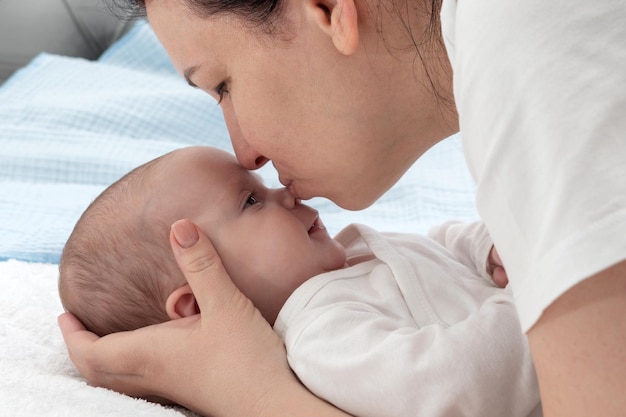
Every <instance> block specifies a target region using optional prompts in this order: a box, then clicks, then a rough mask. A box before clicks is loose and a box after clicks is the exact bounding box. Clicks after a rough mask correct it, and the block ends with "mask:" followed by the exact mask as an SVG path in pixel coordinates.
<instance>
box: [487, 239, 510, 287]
mask: <svg viewBox="0 0 626 417" xmlns="http://www.w3.org/2000/svg"><path fill="white" fill-rule="evenodd" d="M487 271H488V272H489V275H491V278H492V279H493V282H494V283H495V284H496V285H497V286H498V287H499V288H504V287H506V286H507V285H508V283H509V277H508V275H507V274H506V269H504V264H503V263H502V259H500V254H498V251H497V250H496V247H495V246H494V247H492V248H491V251H490V252H489V259H488V261H487Z"/></svg>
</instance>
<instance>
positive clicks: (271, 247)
mask: <svg viewBox="0 0 626 417" xmlns="http://www.w3.org/2000/svg"><path fill="white" fill-rule="evenodd" d="M181 218H188V219H191V220H192V221H193V222H194V223H196V224H197V225H198V227H200V228H201V229H202V230H203V232H204V233H206V234H207V235H208V236H209V238H210V239H211V241H212V243H213V245H214V246H215V248H216V250H217V252H218V253H219V255H220V258H221V259H222V262H223V264H224V266H225V268H226V270H227V271H228V273H229V275H230V277H231V278H232V280H233V282H234V283H235V284H236V285H237V286H238V287H239V289H240V290H241V291H242V292H243V293H244V294H245V295H246V296H247V297H249V298H250V299H251V300H252V302H253V303H254V304H255V305H256V307H257V308H258V309H259V310H260V312H261V313H262V314H263V316H264V317H265V318H266V319H267V320H268V321H269V322H270V324H273V323H274V320H275V319H276V316H277V315H278V312H279V311H280V308H282V305H283V304H284V302H285V301H286V299H287V297H289V295H291V293H292V292H293V291H294V290H295V288H297V287H298V286H299V285H301V284H302V283H303V282H304V281H306V280H307V279H309V278H310V277H312V276H314V275H317V274H320V273H322V272H325V271H329V270H334V269H338V268H341V267H342V266H343V265H344V263H345V252H344V249H343V247H341V245H339V244H338V243H337V242H335V241H334V240H333V239H331V238H330V236H328V233H327V232H326V230H325V228H324V227H323V224H322V223H321V221H320V219H319V217H318V214H317V212H316V211H315V210H313V209H311V208H309V207H308V206H305V205H303V204H301V203H300V202H299V201H298V200H296V199H295V198H293V196H292V195H291V194H290V193H289V192H288V191H287V190H286V189H284V188H281V189H268V188H266V187H265V186H264V185H263V184H262V182H261V181H260V179H259V177H258V176H257V175H254V174H252V173H251V172H249V171H247V170H245V169H244V168H242V167H241V166H240V165H239V164H237V161H236V160H235V158H234V157H233V156H232V155H231V154H229V153H227V152H224V151H221V150H218V149H214V148H209V147H192V148H184V149H180V150H177V151H174V152H171V153H169V154H166V155H164V156H162V157H160V158H157V159H156V160H153V161H151V162H148V163H147V164H144V165H142V166H140V167H138V168H136V169H135V170H133V171H131V172H130V173H129V174H127V175H126V176H124V177H123V178H122V179H120V180H119V181H117V182H116V183H114V184H113V185H111V186H110V187H108V188H107V189H106V190H105V191H104V192H103V193H102V194H101V195H100V196H99V197H98V198H97V199H96V200H94V202H93V203H92V204H91V205H90V206H89V207H88V208H87V210H86V211H85V213H84V214H83V215H82V217H81V218H80V219H79V221H78V222H77V224H76V226H75V228H74V231H73V232H72V234H71V236H70V238H69V239H68V241H67V243H66V245H65V248H64V250H63V254H62V256H61V262H60V266H59V269H60V280H59V292H60V295H61V300H62V302H63V305H64V307H65V309H66V310H67V311H70V312H72V313H73V314H75V315H76V316H77V317H78V318H79V319H80V320H81V321H82V322H83V323H84V324H85V326H86V327H87V328H88V329H89V330H91V331H93V332H95V333H97V334H99V335H104V334H108V333H112V332H117V331H124V330H131V329H135V328H139V327H143V326H146V325H150V324H155V323H160V322H163V321H166V320H169V319H173V318H178V317H184V316H187V315H190V314H195V313H196V312H197V311H198V310H197V306H196V304H195V299H194V297H193V294H192V293H191V291H190V289H189V286H187V285H186V281H185V278H184V276H183V275H182V273H181V272H180V270H179V268H178V266H177V264H176V262H175V259H174V256H173V254H172V251H171V249H170V245H169V230H170V226H171V224H172V223H173V222H175V221H176V220H178V219H181Z"/></svg>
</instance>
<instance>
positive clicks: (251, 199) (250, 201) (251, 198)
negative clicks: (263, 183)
mask: <svg viewBox="0 0 626 417" xmlns="http://www.w3.org/2000/svg"><path fill="white" fill-rule="evenodd" d="M258 202H259V201H258V200H257V199H256V197H255V196H254V194H250V196H249V197H248V199H247V200H246V204H245V206H244V208H246V207H250V206H252V205H254V204H256V203H258Z"/></svg>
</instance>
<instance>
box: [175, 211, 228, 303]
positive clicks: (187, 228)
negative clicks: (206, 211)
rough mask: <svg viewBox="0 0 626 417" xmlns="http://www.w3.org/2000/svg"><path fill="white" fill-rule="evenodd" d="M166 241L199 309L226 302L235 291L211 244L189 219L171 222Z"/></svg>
mask: <svg viewBox="0 0 626 417" xmlns="http://www.w3.org/2000/svg"><path fill="white" fill-rule="evenodd" d="M170 244H171V246H172V250H173V252H174V256H175V258H176V262H177V263H178V267H179V268H180V269H181V271H182V273H183V275H185V278H186V279H187V282H188V283H189V286H190V287H191V290H192V291H193V294H194V296H195V297H196V301H197V302H198V306H199V307H200V310H201V311H203V310H205V309H212V308H214V307H216V304H224V305H228V304H229V302H230V300H231V299H232V297H233V296H235V295H239V290H238V289H237V287H235V285H234V284H233V282H232V281H231V279H230V277H229V276H228V273H227V272H226V270H225V269H224V266H223V265H222V261H221V259H220V257H219V255H218V254H217V251H216V250H215V247H214V246H213V244H211V241H210V240H209V238H208V237H207V236H206V235H205V234H204V233H203V232H202V230H200V229H199V228H198V226H196V225H195V224H194V223H193V222H191V221H190V220H188V219H183V220H178V221H177V222H175V223H174V224H172V227H171V229H170ZM218 308H219V307H218Z"/></svg>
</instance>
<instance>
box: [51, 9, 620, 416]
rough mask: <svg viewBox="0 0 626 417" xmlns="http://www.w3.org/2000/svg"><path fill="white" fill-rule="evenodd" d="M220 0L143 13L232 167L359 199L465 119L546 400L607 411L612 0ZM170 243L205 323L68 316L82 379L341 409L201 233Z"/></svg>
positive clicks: (287, 411)
mask: <svg viewBox="0 0 626 417" xmlns="http://www.w3.org/2000/svg"><path fill="white" fill-rule="evenodd" d="M214 1H215V0H214ZM217 1H218V2H217V3H214V2H213V1H196V0H158V1H157V0H148V1H147V2H146V4H145V5H144V4H143V3H140V4H139V5H138V6H137V7H138V10H143V7H145V9H146V11H147V16H148V19H149V20H150V22H151V24H152V26H153V28H154V30H155V32H156V34H157V36H158V37H159V39H160V41H161V42H162V43H163V45H164V46H165V48H166V49H167V51H168V53H169V54H170V57H171V58H172V61H173V62H174V65H175V66H176V67H177V69H178V70H179V71H180V72H181V74H183V75H184V76H185V78H186V79H187V81H188V82H189V84H191V85H193V86H197V87H198V88H201V89H203V90H204V91H206V92H208V93H209V94H212V95H213V96H214V97H216V98H217V99H218V100H219V101H220V103H221V106H222V109H223V111H224V116H225V119H226V122H227V125H228V128H229V132H230V134H231V136H232V141H233V145H234V148H235V151H236V154H237V157H238V159H239V161H240V163H241V164H242V165H243V166H245V167H246V168H248V169H255V168H258V167H260V166H262V165H263V164H265V163H266V162H268V160H271V161H272V162H273V164H274V165H275V166H276V168H277V169H278V171H279V173H280V178H281V182H283V183H284V184H285V185H287V186H288V187H289V189H290V190H291V192H292V193H293V194H294V195H295V196H296V197H299V198H310V197H313V196H325V197H328V198H330V199H332V200H333V201H334V202H336V203H337V204H338V205H340V206H342V207H344V208H348V209H361V208H364V207H367V206H368V205H369V204H371V203H372V202H373V201H375V200H376V198H378V197H379V196H380V195H381V194H382V193H383V192H384V191H385V190H387V189H388V188H389V187H390V186H391V185H392V184H393V183H394V182H395V181H396V180H397V179H398V178H399V177H400V176H401V175H402V174H403V173H404V172H405V170H406V169H407V168H408V167H409V166H410V165H411V164H412V163H413V162H414V161H415V160H416V159H417V158H418V157H419V156H420V155H421V154H422V153H423V152H424V151H425V150H426V149H428V148H429V147H430V146H432V145H433V144H434V143H436V142H437V141H439V140H441V139H442V138H444V137H446V136H448V135H449V134H451V133H453V132H455V131H457V130H458V126H459V125H460V127H461V133H462V136H463V140H464V147H465V153H466V157H467V160H468V164H469V166H470V169H471V171H472V174H473V175H474V177H475V179H476V181H477V184H478V191H477V204H478V207H479V211H480V213H481V216H482V217H483V219H484V221H485V223H486V225H487V227H488V229H489V231H490V233H491V235H492V236H493V238H494V242H495V244H496V246H497V247H498V250H499V251H500V255H501V257H502V259H503V261H504V264H505V266H506V269H507V272H508V277H509V280H510V283H511V285H512V287H513V291H514V294H515V297H516V304H517V307H518V311H519V313H520V319H521V322H522V326H523V329H524V330H525V331H526V332H527V335H528V337H529V341H530V346H531V349H532V352H533V356H534V359H535V363H536V368H537V373H538V378H539V383H540V387H541V392H542V401H543V408H544V413H545V415H546V416H568V417H570V416H587V415H603V416H609V415H611V416H612V415H615V416H617V415H621V413H623V410H624V409H626V399H625V397H624V396H623V393H624V392H626V353H625V350H624V349H623V348H622V347H623V346H624V344H625V343H626V324H625V321H624V320H623V317H625V316H626V261H625V260H624V259H626V181H625V180H624V178H626V171H625V169H624V164H623V163H622V159H623V156H624V155H626V141H624V140H623V135H624V133H623V132H624V131H626V118H624V117H623V115H624V114H626V71H623V68H624V66H625V65H626V8H624V7H623V5H622V2H620V1H617V0H598V1H595V2H587V1H582V0H568V1H565V0H559V1H552V2H548V3H546V2H542V1H540V0H531V1H526V2H505V1H500V2H491V1H486V0H473V1H471V2H470V1H454V0H444V3H443V4H441V3H440V1H436V0H434V1H423V0H395V1H394V0H315V1H309V0H300V1H296V0H283V1H281V2H276V1H251V2H244V1H240V2H230V3H229V2H223V3H221V2H220V0H217ZM440 7H441V21H439V11H440ZM444 42H445V46H444ZM446 52H447V54H446ZM452 73H454V77H453V76H452ZM453 84H454V97H453V95H452V93H451V91H452V85H453ZM259 103H263V105H259ZM457 111H458V117H457ZM345 161H350V164H349V165H347V166H346V164H345ZM172 247H173V250H174V252H175V254H176V256H177V259H178V262H179V264H180V266H181V269H182V270H183V271H184V272H185V275H186V276H187V278H188V280H189V282H190V284H191V286H192V288H193V290H194V293H196V295H197V298H198V302H199V306H200V309H201V311H202V314H201V316H196V317H193V318H190V319H187V320H180V321H176V322H170V323H167V324H165V325H160V326H156V327H150V328H145V329H142V330H139V331H136V332H132V333H127V334H116V335H113V336H111V337H105V338H103V339H98V338H97V337H96V336H95V335H93V334H90V333H88V332H86V331H84V328H83V327H82V326H81V324H80V323H79V322H77V321H76V319H75V318H73V317H72V316H70V315H63V316H61V317H60V325H61V328H62V330H63V333H64V337H65V340H66V343H67V344H68V349H69V352H70V355H71V356H72V359H73V360H74V362H75V364H76V365H77V367H78V368H79V370H80V371H81V373H82V374H83V375H85V376H86V378H87V380H88V381H89V382H90V383H92V384H94V385H99V386H105V387H110V388H113V389H116V390H118V391H122V392H126V393H128V394H131V395H136V396H143V397H149V398H153V399H167V400H171V401H175V402H178V403H180V404H183V405H186V406H187V407H189V408H191V409H194V410H196V411H198V412H200V413H202V414H207V415H215V416H219V415H228V416H231V415H246V416H250V415H253V416H263V415H271V416H277V415H298V416H300V415H306V414H311V415H328V416H330V415H342V413H341V412H340V411H338V410H336V409H334V408H332V407H330V406H329V405H328V404H326V403H324V402H321V401H320V400H318V399H316V398H315V397H313V396H311V395H310V394H309V393H308V392H306V390H304V389H303V388H302V387H300V386H299V384H298V383H297V381H296V380H295V378H294V377H293V376H292V375H291V373H290V372H289V370H288V367H287V365H286V360H285V354H284V351H283V348H282V345H281V343H280V341H279V340H278V339H277V338H276V336H275V335H273V333H272V332H271V331H270V328H269V326H268V325H267V324H266V323H264V322H263V320H262V319H261V317H260V315H259V313H258V312H257V311H256V310H255V309H254V308H253V307H252V306H251V303H250V302H249V300H247V299H245V297H243V296H242V295H241V293H239V292H238V291H237V290H236V289H235V288H234V286H233V285H232V283H231V282H230V280H229V278H228V276H227V274H226V273H225V271H224V270H223V268H222V267H221V263H220V260H219V258H218V257H217V255H216V254H215V252H214V251H213V248H212V246H211V244H210V242H209V241H208V239H207V238H206V237H205V236H204V235H202V234H199V232H198V231H197V229H196V228H195V227H194V226H193V225H192V224H190V223H189V222H187V221H181V222H178V223H176V224H175V225H174V226H173V228H172ZM172 357H176V358H177V360H176V361H172V360H171V358H172Z"/></svg>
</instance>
